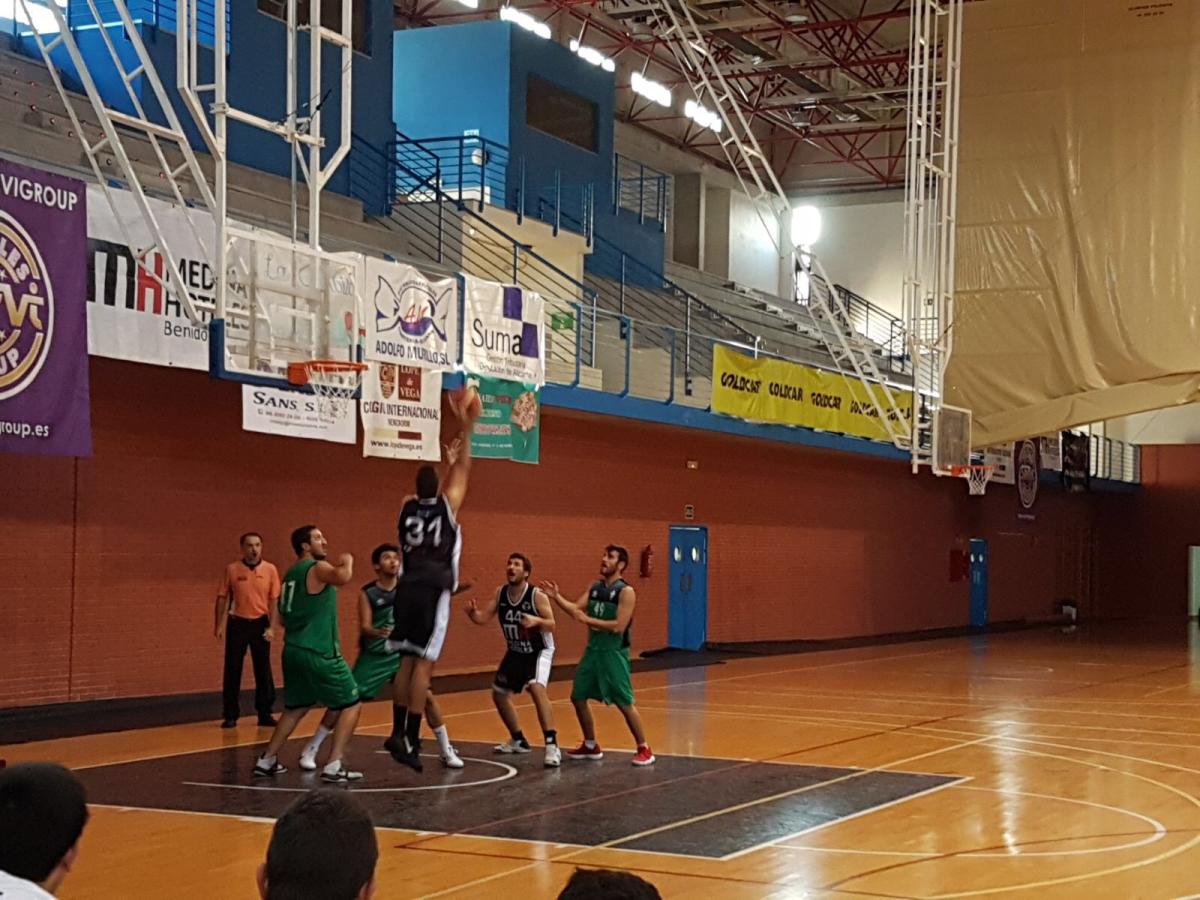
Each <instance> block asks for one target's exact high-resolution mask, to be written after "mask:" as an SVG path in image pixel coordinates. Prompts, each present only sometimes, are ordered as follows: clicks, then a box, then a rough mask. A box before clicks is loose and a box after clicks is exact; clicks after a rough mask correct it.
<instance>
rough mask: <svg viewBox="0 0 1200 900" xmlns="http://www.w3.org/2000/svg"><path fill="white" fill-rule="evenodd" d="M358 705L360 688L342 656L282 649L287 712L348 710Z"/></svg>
mask: <svg viewBox="0 0 1200 900" xmlns="http://www.w3.org/2000/svg"><path fill="white" fill-rule="evenodd" d="M357 702H358V685H357V684H356V683H355V681H354V676H353V675H352V674H351V673H350V667H349V666H348V665H346V660H344V659H343V658H342V656H341V654H338V655H336V656H322V655H320V654H319V653H314V652H313V651H312V650H305V649H303V648H301V647H289V646H287V644H284V646H283V705H284V706H285V707H287V708H288V709H304V708H306V707H309V706H324V707H325V708H326V709H345V708H346V707H348V706H353V705H354V704H355V703H357Z"/></svg>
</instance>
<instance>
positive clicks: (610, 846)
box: [419, 736, 1200, 900]
mask: <svg viewBox="0 0 1200 900" xmlns="http://www.w3.org/2000/svg"><path fill="white" fill-rule="evenodd" d="M988 740H991V737H990V736H985V737H981V738H977V739H975V740H971V741H963V742H961V743H958V744H954V745H952V746H950V747H940V748H938V749H936V750H930V751H927V752H925V753H920V754H917V755H916V756H910V757H905V758H903V759H898V760H894V761H893V762H892V763H889V764H885V765H882V766H876V767H873V768H871V769H864V770H862V771H861V772H853V773H850V774H847V775H840V776H838V777H836V778H831V779H827V780H825V781H820V782H817V783H815V784H811V785H805V786H804V787H802V788H796V789H794V790H790V791H783V792H780V793H777V794H773V795H770V796H767V797H761V798H759V799H757V800H753V801H748V802H744V803H738V804H734V805H732V806H729V807H726V808H725V809H719V810H713V811H712V812H708V813H704V814H702V815H698V816H691V817H689V818H687V819H680V820H678V821H676V822H672V823H670V824H668V825H660V826H658V827H656V828H650V829H647V830H645V831H641V832H638V833H637V834H630V835H624V836H623V837H619V838H614V839H613V840H611V841H605V842H604V843H602V844H597V845H596V846H595V847H591V848H585V849H582V850H575V851H572V852H570V853H566V854H563V855H561V856H557V857H552V858H551V859H550V860H547V861H548V862H562V861H563V860H566V859H571V858H574V857H576V856H581V855H583V854H585V853H587V852H589V850H620V849H621V848H620V847H619V846H617V845H619V844H621V843H627V842H629V841H634V840H639V839H641V838H643V837H649V836H650V835H652V834H658V833H659V832H663V831H669V830H670V829H672V828H678V827H680V826H682V825H690V824H692V823H694V822H699V821H703V820H706V819H712V818H715V817H717V816H721V815H725V814H727V813H731V812H738V811H739V810H742V809H748V808H750V807H752V806H757V805H758V804H760V803H766V802H769V801H772V800H779V799H782V798H784V797H790V796H794V795H796V794H801V793H804V792H806V791H811V790H815V789H816V788H819V787H824V786H827V785H830V784H836V783H838V782H841V781H846V780H848V779H850V778H859V777H861V776H862V775H863V774H865V773H868V772H880V771H887V769H888V766H889V765H896V766H900V765H907V764H908V763H912V762H916V761H917V760H919V759H925V758H927V757H930V756H936V755H938V754H940V753H949V752H952V751H954V750H958V749H961V748H963V747H969V746H971V745H973V744H980V743H983V742H984V741H988ZM1197 840H1200V836H1198V837H1197ZM536 865H538V863H536V862H535V863H527V864H525V865H523V866H518V867H517V868H515V869H510V870H509V871H506V872H497V873H493V874H492V875H487V876H484V877H482V878H477V879H475V880H473V881H468V882H466V883H464V884H459V885H455V886H454V887H451V888H445V889H443V890H440V891H435V892H433V893H430V894H422V895H421V897H420V898H419V900H433V898H436V897H445V896H447V895H448V894H453V893H456V892H459V891H465V890H467V889H469V888H473V887H477V886H478V885H481V884H487V883H489V882H492V881H496V880H498V879H500V878H507V877H508V876H510V875H515V874H517V873H518V872H523V871H526V870H528V869H531V868H534V867H535V866H536Z"/></svg>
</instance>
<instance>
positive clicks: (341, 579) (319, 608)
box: [254, 525, 362, 783]
mask: <svg viewBox="0 0 1200 900" xmlns="http://www.w3.org/2000/svg"><path fill="white" fill-rule="evenodd" d="M328 546H329V544H328V542H327V541H326V540H325V536H324V535H323V534H321V529H319V528H317V526H316V525H302V526H300V527H299V528H297V529H296V530H295V531H293V532H292V548H293V549H294V550H295V551H296V556H297V557H299V558H298V559H297V561H296V563H295V565H293V566H292V567H291V568H290V569H288V571H287V574H286V575H284V576H283V585H282V588H283V589H282V591H281V593H280V597H279V604H278V606H277V610H278V612H277V615H278V617H279V619H280V621H281V623H282V625H283V627H284V629H285V631H284V636H283V684H284V689H283V703H284V706H285V707H286V711H285V712H284V714H283V715H282V716H281V717H280V719H279V724H278V725H276V726H275V733H274V734H273V735H271V742H270V743H269V744H268V745H267V749H266V751H265V752H264V753H263V755H262V756H260V757H259V758H258V761H257V762H255V764H254V774H255V775H263V776H273V775H282V774H283V773H284V772H286V771H287V768H286V767H284V766H283V765H281V764H280V762H279V751H280V749H282V747H283V745H284V742H285V741H287V739H288V738H289V737H290V736H291V734H292V732H293V731H295V730H296V726H297V725H299V724H300V720H301V719H303V718H304V716H305V714H306V713H308V711H309V710H310V709H312V708H313V707H314V706H317V705H320V706H324V707H326V708H327V709H329V710H330V711H331V712H338V713H340V714H339V715H338V719H337V725H336V727H335V728H334V732H333V750H332V752H331V753H330V755H329V763H328V764H327V765H326V766H325V768H324V769H323V770H322V772H321V779H322V780H323V781H330V782H335V783H338V782H342V783H344V782H348V781H358V780H360V779H361V778H362V773H361V772H351V771H350V770H349V769H347V768H346V767H345V765H344V764H343V763H342V758H343V756H344V755H345V753H346V746H347V744H349V743H350V737H351V735H353V734H354V728H355V726H356V725H357V724H358V716H359V713H360V712H361V711H362V705H361V703H360V701H359V696H358V685H357V684H356V683H355V681H354V676H353V675H352V674H351V673H350V667H349V666H348V665H346V660H345V659H343V658H342V645H341V641H340V640H339V638H338V620H337V589H338V588H339V587H341V586H342V585H344V584H348V583H349V581H350V579H351V578H353V577H354V557H352V556H351V555H350V554H349V553H343V554H342V556H341V559H339V560H338V564H337V565H336V566H334V565H332V564H330V563H329V562H326V560H325V555H326V552H327V549H328ZM275 624H276V623H272V625H275Z"/></svg>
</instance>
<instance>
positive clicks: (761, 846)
mask: <svg viewBox="0 0 1200 900" xmlns="http://www.w3.org/2000/svg"><path fill="white" fill-rule="evenodd" d="M888 771H889V772H890V771H894V770H892V769H889V770H888ZM971 780H972V779H971V777H970V776H969V775H963V776H960V777H958V778H956V779H955V780H954V781H948V782H946V783H945V784H937V785H934V786H933V787H931V788H926V789H925V790H923V791H917V792H916V793H913V794H909V795H908V796H906V797H897V798H896V799H895V800H889V801H888V802H887V803H880V804H879V805H878V806H872V807H868V808H867V809H860V810H859V811H858V812H856V813H851V814H850V815H848V816H842V817H841V818H840V819H830V820H829V821H828V822H822V823H820V824H819V825H810V826H809V827H808V828H803V829H801V830H800V831H795V832H792V833H791V834H785V835H784V836H783V837H778V838H775V839H774V840H770V841H763V842H762V843H761V844H755V845H754V846H753V847H746V848H744V849H742V850H735V851H734V852H733V853H727V854H725V855H724V856H722V857H719V859H720V861H721V862H728V861H729V860H731V859H737V858H738V857H739V856H745V855H746V854H747V853H753V852H754V851H756V850H762V849H765V848H766V847H773V846H775V845H777V844H782V845H783V846H787V845H786V844H783V842H784V841H790V840H794V839H796V838H798V837H800V836H801V835H805V834H811V833H812V832H814V831H820V830H821V829H822V828H830V827H832V826H834V825H838V824H840V823H842V822H848V821H850V820H851V819H857V818H859V817H860V816H865V815H867V814H868V813H877V812H879V811H880V810H884V809H887V808H888V807H892V806H899V805H900V804H901V803H907V802H908V801H909V800H916V799H917V798H919V797H924V796H927V795H929V794H935V793H937V792H938V791H944V790H946V788H951V787H957V786H959V785H961V784H963V783H964V782H967V781H971Z"/></svg>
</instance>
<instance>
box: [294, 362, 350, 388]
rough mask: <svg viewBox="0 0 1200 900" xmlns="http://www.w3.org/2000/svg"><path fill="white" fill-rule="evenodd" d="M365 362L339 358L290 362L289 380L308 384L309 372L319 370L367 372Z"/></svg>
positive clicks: (325, 371) (324, 371) (321, 371)
mask: <svg viewBox="0 0 1200 900" xmlns="http://www.w3.org/2000/svg"><path fill="white" fill-rule="evenodd" d="M366 369H367V366H366V364H365V363H356V362H343V361H342V360H337V359H310V360H307V361H305V362H294V363H288V381H289V382H290V383H291V384H299V385H304V384H308V381H309V373H310V372H319V373H328V372H344V373H347V374H348V373H351V372H365V371H366Z"/></svg>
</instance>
